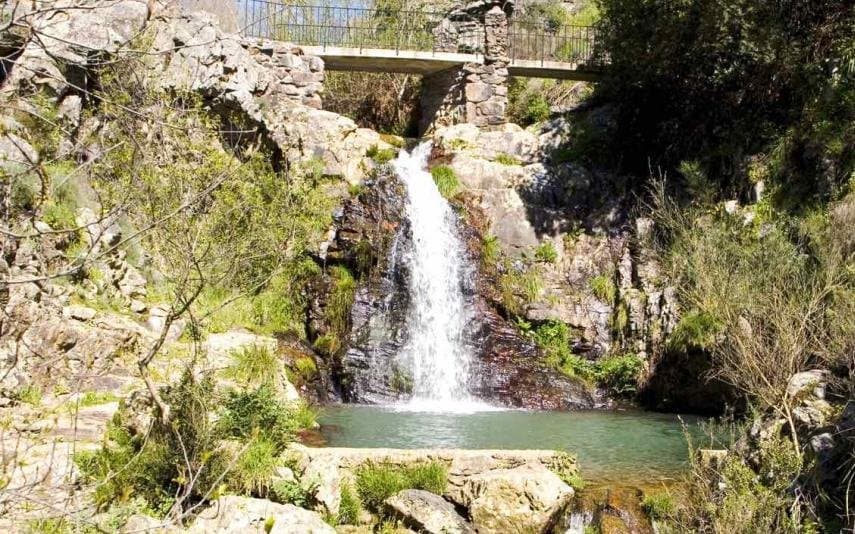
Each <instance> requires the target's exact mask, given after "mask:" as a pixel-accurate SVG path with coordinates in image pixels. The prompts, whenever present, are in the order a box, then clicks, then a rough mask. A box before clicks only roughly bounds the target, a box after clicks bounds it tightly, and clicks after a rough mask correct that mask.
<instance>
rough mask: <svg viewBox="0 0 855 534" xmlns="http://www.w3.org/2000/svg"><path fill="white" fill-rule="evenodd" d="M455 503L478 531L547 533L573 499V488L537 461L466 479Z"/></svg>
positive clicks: (486, 532) (489, 533) (484, 532)
mask: <svg viewBox="0 0 855 534" xmlns="http://www.w3.org/2000/svg"><path fill="white" fill-rule="evenodd" d="M458 498H459V499H460V500H459V502H458V504H460V505H461V506H464V507H466V508H468V509H469V516H470V517H471V518H472V523H473V524H474V525H475V529H476V530H477V531H478V532H479V534H493V533H495V534H503V533H506V532H517V533H521V534H524V533H532V534H536V533H541V532H548V531H549V529H550V528H552V527H553V526H554V525H555V522H556V521H557V520H558V518H559V516H560V514H561V512H562V511H563V510H564V508H565V507H566V506H567V504H568V503H569V502H570V500H571V499H572V498H573V488H571V487H570V486H568V485H567V484H566V483H565V482H564V481H562V480H561V479H560V478H559V477H558V475H556V474H555V473H553V472H552V471H550V470H549V469H547V468H546V467H545V466H543V465H542V464H540V463H526V464H524V465H521V466H519V467H516V468H513V469H496V470H491V471H486V472H483V473H479V474H476V475H472V476H471V477H469V478H467V479H466V480H465V482H464V484H463V487H462V489H461V492H460V494H459V495H458Z"/></svg>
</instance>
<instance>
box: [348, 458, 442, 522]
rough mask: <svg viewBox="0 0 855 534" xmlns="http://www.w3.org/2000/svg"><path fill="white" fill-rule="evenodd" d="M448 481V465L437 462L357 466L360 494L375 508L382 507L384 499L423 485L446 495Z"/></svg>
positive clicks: (427, 489) (357, 483)
mask: <svg viewBox="0 0 855 534" xmlns="http://www.w3.org/2000/svg"><path fill="white" fill-rule="evenodd" d="M447 483H448V473H447V471H446V468H445V466H444V465H443V464H441V463H437V462H429V463H424V464H415V465H410V466H397V465H390V464H375V463H368V464H365V465H362V466H360V467H359V468H357V470H356V490H357V492H358V494H359V497H360V498H361V500H362V502H363V503H364V504H365V506H367V507H368V508H369V509H371V510H374V511H379V510H381V508H382V506H383V502H384V501H385V500H386V499H388V498H389V497H391V496H392V495H395V494H396V493H398V492H399V491H401V490H404V489H421V490H425V491H430V492H431V493H435V494H437V495H442V494H443V492H445V487H446V485H447Z"/></svg>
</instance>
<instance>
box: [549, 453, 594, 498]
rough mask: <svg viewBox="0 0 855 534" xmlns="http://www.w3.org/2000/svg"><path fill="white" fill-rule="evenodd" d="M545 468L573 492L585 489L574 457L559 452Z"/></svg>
mask: <svg viewBox="0 0 855 534" xmlns="http://www.w3.org/2000/svg"><path fill="white" fill-rule="evenodd" d="M547 467H549V470H550V471H552V472H553V473H555V474H556V475H558V478H560V479H561V480H563V481H564V482H565V483H566V484H567V485H568V486H570V487H571V488H573V489H574V490H576V491H580V490H583V489H585V481H584V479H582V476H581V475H580V474H579V466H578V464H577V463H576V457H575V456H573V455H571V454H569V453H566V452H559V453H557V454H556V455H555V456H553V457H552V458H551V459H550V460H549V462H548V465H547Z"/></svg>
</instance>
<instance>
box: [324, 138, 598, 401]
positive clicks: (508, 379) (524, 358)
mask: <svg viewBox="0 0 855 534" xmlns="http://www.w3.org/2000/svg"><path fill="white" fill-rule="evenodd" d="M524 150H526V149H525V148H524V147H523V146H521V147H520V151H524ZM404 203H405V200H404V190H403V186H402V184H401V183H400V181H399V180H398V179H397V177H395V176H394V174H392V173H391V172H389V171H385V172H383V173H381V174H380V175H379V176H378V178H376V179H375V180H371V181H368V182H366V183H365V187H364V189H363V191H362V192H361V193H360V195H359V196H358V198H356V199H353V200H350V201H348V202H347V203H346V204H345V206H344V207H343V210H342V212H341V213H340V214H339V215H337V216H336V226H335V229H334V234H333V237H332V239H331V240H330V241H329V243H328V244H326V245H325V246H324V247H322V248H323V250H324V256H323V258H324V260H325V261H326V262H327V263H328V264H329V263H331V262H339V263H344V264H346V265H348V266H349V267H350V268H351V269H352V270H354V271H356V272H362V273H363V274H362V281H361V283H360V285H359V287H358V288H357V290H356V293H355V296H354V303H353V307H352V309H351V313H350V326H351V328H350V333H349V335H348V338H347V343H346V346H345V348H343V349H342V352H341V356H340V361H337V362H334V366H333V367H334V369H335V372H334V374H335V376H336V381H337V383H338V384H339V385H340V391H341V394H342V397H343V398H344V399H345V400H346V401H349V402H365V403H388V402H392V401H395V400H401V399H407V398H409V396H410V394H411V393H412V391H411V387H412V382H411V381H410V379H409V376H408V373H407V371H406V369H404V368H399V366H398V362H397V360H396V356H397V354H398V353H399V352H400V350H401V349H402V347H403V346H404V344H405V343H406V341H407V335H408V333H407V321H406V318H407V311H408V307H409V304H410V302H409V287H408V280H409V264H408V260H407V254H408V253H409V250H411V239H412V237H411V234H410V231H409V226H408V223H407V221H406V218H405V216H404V212H405V205H404ZM460 231H461V234H462V235H463V236H464V238H465V240H467V241H468V240H469V237H472V233H473V229H472V228H470V227H469V226H468V225H467V224H466V222H465V221H463V220H461V221H460ZM475 241H477V242H478V243H480V241H479V240H478V239H477V238H475ZM469 248H470V249H472V250H479V249H480V247H479V246H475V247H474V248H473V247H469ZM469 262H470V264H471V265H473V266H474V265H478V264H479V259H478V255H477V252H474V253H472V254H471V256H470V258H469ZM476 271H477V269H473V276H472V279H471V280H467V282H468V284H469V285H467V286H466V287H464V294H465V295H466V298H468V299H469V300H470V302H471V305H472V306H473V308H474V310H475V316H476V317H477V318H478V320H477V321H473V322H472V324H471V325H470V332H469V336H468V340H469V343H470V349H471V351H472V352H473V354H474V355H475V356H476V358H475V360H476V361H475V369H474V370H473V372H472V378H471V382H470V389H471V391H472V393H473V394H475V395H476V396H478V397H479V398H482V399H485V400H488V401H491V402H494V403H497V404H502V405H506V406H513V407H525V408H536V409H572V408H591V407H594V406H595V405H596V404H597V400H596V399H595V397H594V395H592V393H591V392H590V391H588V389H587V388H586V387H585V386H584V385H583V384H582V383H581V382H579V381H578V380H574V379H571V378H568V377H566V376H563V375H561V374H560V373H559V372H557V371H555V370H554V369H552V368H550V367H548V366H547V365H545V364H544V363H543V361H542V358H541V357H540V354H539V353H538V351H537V349H536V348H535V346H534V345H533V344H532V343H531V341H529V340H527V339H525V338H524V337H523V336H522V335H520V333H519V332H518V330H517V328H516V327H515V326H514V325H512V324H511V323H510V322H509V321H507V320H506V319H504V318H503V317H502V316H501V315H500V314H499V313H498V312H497V310H496V309H495V307H494V306H493V305H492V303H491V300H490V299H489V298H487V297H486V296H485V294H486V293H488V292H489V290H490V287H491V285H494V282H492V281H489V280H481V275H479V274H477V272H476ZM320 293H323V291H321V292H320ZM325 304H326V303H325V302H323V301H322V299H321V300H318V301H317V302H316V303H315V304H314V305H313V308H312V312H311V314H310V315H311V317H310V332H311V333H312V335H313V337H315V338H317V337H320V336H323V335H324V334H325V333H327V328H326V327H325V326H324V324H323V323H324V321H323V318H324V317H325V315H326V314H325V311H324V309H325Z"/></svg>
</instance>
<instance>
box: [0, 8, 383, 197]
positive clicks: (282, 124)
mask: <svg viewBox="0 0 855 534" xmlns="http://www.w3.org/2000/svg"><path fill="white" fill-rule="evenodd" d="M178 4H179V3H167V2H159V1H151V2H144V1H141V0H122V1H119V2H114V1H106V0H105V1H100V0H99V1H97V2H93V6H92V9H85V10H81V9H67V8H69V7H70V6H71V5H72V2H71V1H70V0H69V1H68V2H58V3H56V4H53V5H52V7H54V8H55V9H56V11H51V10H47V12H45V13H40V12H33V13H32V15H21V16H23V17H24V18H23V19H22V24H24V23H27V24H32V25H33V27H34V28H35V29H36V30H37V31H38V32H39V38H38V39H36V38H32V39H29V40H26V41H25V42H24V44H22V47H21V51H20V54H19V56H18V57H17V58H16V61H15V62H14V65H13V67H12V69H11V72H9V74H8V76H6V79H5V81H4V82H3V85H2V88H0V96H2V97H3V98H11V97H13V96H14V95H15V94H16V93H21V92H22V91H24V92H26V91H29V90H31V89H47V90H48V91H49V93H52V94H53V95H55V97H56V98H57V100H58V101H59V102H60V103H61V106H60V109H61V110H63V114H64V115H67V116H68V118H69V120H70V122H71V123H72V124H73V125H74V126H75V127H77V126H78V125H79V124H78V122H79V118H80V112H79V108H80V95H78V94H77V92H78V89H77V83H78V82H79V80H82V79H84V78H85V77H84V74H85V73H86V72H87V71H88V70H89V69H90V67H92V66H93V65H90V62H97V61H99V60H96V59H94V58H95V57H96V56H98V57H100V55H101V54H107V55H113V56H120V55H121V54H123V53H126V52H128V51H130V50H133V49H134V46H135V45H132V44H131V40H132V39H133V38H134V37H135V36H137V35H139V34H140V32H141V31H142V30H143V29H144V28H145V29H146V30H147V32H148V33H147V36H148V37H150V38H151V50H149V51H148V52H149V53H148V54H146V58H147V59H146V63H147V66H148V68H147V69H143V71H141V72H140V73H139V75H140V77H141V78H142V79H145V80H147V81H148V83H151V84H152V85H154V86H157V87H160V88H163V89H168V90H190V91H194V92H196V93H198V94H201V95H202V96H204V97H205V98H206V99H207V100H208V101H209V102H210V103H211V104H213V107H214V108H215V109H216V110H233V111H238V112H240V113H241V114H245V116H246V117H247V118H248V119H249V120H250V121H251V122H252V123H254V124H255V125H256V126H257V127H258V129H259V130H260V132H261V133H262V134H263V135H264V136H265V137H266V138H267V140H269V141H270V142H272V143H274V144H275V145H277V147H278V148H279V149H280V150H281V151H282V153H283V155H285V156H287V157H289V158H290V159H291V160H292V161H304V162H309V161H311V160H318V161H321V162H322V163H323V165H324V167H323V173H324V174H327V175H340V176H342V177H343V178H345V179H346V180H347V181H349V182H351V183H357V182H359V181H360V180H362V179H363V178H364V177H365V176H366V173H367V172H368V171H369V170H370V169H371V168H372V166H373V164H372V162H371V160H370V159H369V158H366V157H365V152H366V151H367V150H368V149H369V148H371V147H372V146H374V145H379V146H381V147H382V146H385V145H384V143H383V142H382V141H381V140H380V138H379V135H378V134H377V133H376V132H373V131H371V130H367V129H362V128H358V127H357V126H356V124H355V123H354V122H353V121H351V120H350V119H346V118H344V117H342V116H340V115H337V114H334V113H330V112H325V111H322V110H321V109H320V108H321V105H322V100H321V94H322V92H323V80H324V63H323V61H322V60H321V59H320V58H318V57H314V56H309V55H306V54H304V53H303V51H302V49H300V48H299V47H296V46H293V45H291V44H288V43H279V42H277V43H274V42H271V41H264V40H253V39H242V38H241V37H240V36H238V35H236V34H233V33H231V32H230V31H223V30H222V29H221V28H220V27H219V26H218V19H220V20H219V22H222V20H221V19H222V18H223V17H226V18H228V17H229V14H228V11H230V10H233V7H230V8H229V9H225V7H226V6H225V4H223V3H222V2H219V1H218V0H205V1H197V0H186V1H185V2H182V3H181V4H183V5H184V7H185V8H186V11H184V12H182V11H181V6H180V5H178ZM212 12H215V13H216V14H212ZM224 12H225V13H224ZM92 28H98V31H92ZM48 51H49V53H48ZM134 54H135V53H134ZM4 65H5V64H4ZM80 83H84V82H80ZM75 110H76V111H75ZM81 127H82V125H81ZM3 146H4V145H2V142H0V149H3ZM5 151H6V152H10V153H11V152H13V149H12V148H10V149H9V150H5ZM14 152H15V153H14V154H12V157H11V158H9V159H10V160H19V159H21V157H22V153H21V150H20V149H17V148H15V149H14Z"/></svg>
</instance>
